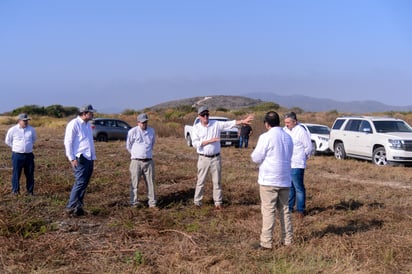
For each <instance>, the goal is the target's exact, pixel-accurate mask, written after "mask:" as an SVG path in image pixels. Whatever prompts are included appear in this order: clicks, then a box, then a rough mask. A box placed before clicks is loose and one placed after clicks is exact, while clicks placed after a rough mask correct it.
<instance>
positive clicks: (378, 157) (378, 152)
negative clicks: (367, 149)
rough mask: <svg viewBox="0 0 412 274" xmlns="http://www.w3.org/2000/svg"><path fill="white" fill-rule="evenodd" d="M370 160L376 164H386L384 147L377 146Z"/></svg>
mask: <svg viewBox="0 0 412 274" xmlns="http://www.w3.org/2000/svg"><path fill="white" fill-rule="evenodd" d="M372 161H373V163H374V164H375V165H377V166H386V165H387V164H388V161H387V160H386V151H385V148H384V147H378V148H376V149H375V150H374V151H373V155H372Z"/></svg>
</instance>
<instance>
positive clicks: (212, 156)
mask: <svg viewBox="0 0 412 274" xmlns="http://www.w3.org/2000/svg"><path fill="white" fill-rule="evenodd" d="M199 155H200V156H204V157H207V158H215V157H217V156H219V155H220V153H217V154H214V155H205V154H199Z"/></svg>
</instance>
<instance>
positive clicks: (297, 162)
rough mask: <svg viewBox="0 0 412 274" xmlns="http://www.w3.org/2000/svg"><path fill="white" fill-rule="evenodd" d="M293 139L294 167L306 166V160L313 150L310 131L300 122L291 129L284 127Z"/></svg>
mask: <svg viewBox="0 0 412 274" xmlns="http://www.w3.org/2000/svg"><path fill="white" fill-rule="evenodd" d="M283 129H284V130H285V131H286V132H287V133H288V134H289V135H290V136H291V137H292V139H293V156H292V168H306V160H307V159H309V157H310V153H311V152H312V141H311V139H310V133H309V132H308V131H307V130H306V129H305V128H304V127H303V126H302V125H300V124H299V123H298V124H296V126H294V127H293V128H292V130H289V129H288V128H287V127H284V128H283Z"/></svg>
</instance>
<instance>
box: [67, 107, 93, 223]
mask: <svg viewBox="0 0 412 274" xmlns="http://www.w3.org/2000/svg"><path fill="white" fill-rule="evenodd" d="M94 112H96V110H95V109H94V108H93V107H92V105H85V106H83V107H81V108H80V109H79V115H78V116H77V117H76V118H74V119H73V120H71V121H70V122H69V123H68V124H67V126H66V133H65V135H64V147H65V149H66V156H67V158H68V159H69V161H70V164H71V166H72V168H73V173H74V177H75V182H74V184H73V188H72V191H71V193H70V198H69V202H68V203H67V206H66V213H67V214H68V215H75V216H82V215H84V210H83V199H84V195H85V194H86V188H87V186H88V185H89V182H90V178H91V177H92V173H93V167H94V160H96V151H95V148H94V141H93V131H92V128H91V126H90V123H89V121H90V120H92V119H93V115H94Z"/></svg>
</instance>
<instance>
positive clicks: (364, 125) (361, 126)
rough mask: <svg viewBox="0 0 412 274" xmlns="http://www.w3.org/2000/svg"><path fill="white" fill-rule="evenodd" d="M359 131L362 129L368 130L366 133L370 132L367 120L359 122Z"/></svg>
mask: <svg viewBox="0 0 412 274" xmlns="http://www.w3.org/2000/svg"><path fill="white" fill-rule="evenodd" d="M359 128H360V131H362V132H368V133H372V127H371V124H370V123H369V121H365V120H363V121H362V122H361V123H360V127H359Z"/></svg>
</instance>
